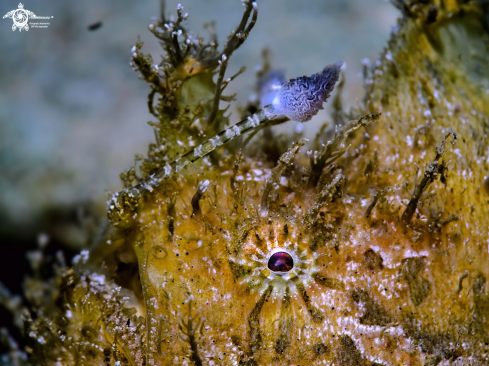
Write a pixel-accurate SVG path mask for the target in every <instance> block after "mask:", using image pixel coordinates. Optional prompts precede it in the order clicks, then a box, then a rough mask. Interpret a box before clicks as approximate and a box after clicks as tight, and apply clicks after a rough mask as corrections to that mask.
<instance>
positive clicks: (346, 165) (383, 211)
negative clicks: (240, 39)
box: [26, 0, 489, 366]
mask: <svg viewBox="0 0 489 366" xmlns="http://www.w3.org/2000/svg"><path fill="white" fill-rule="evenodd" d="M393 2H394V3H396V4H397V6H398V7H400V8H401V9H402V11H403V13H404V17H403V18H402V20H400V22H399V24H398V26H397V27H396V28H395V29H394V30H393V35H392V39H391V40H390V42H389V44H388V46H387V48H386V50H385V52H384V53H383V55H382V56H381V59H380V62H379V63H378V64H377V65H376V66H375V67H374V68H372V70H370V72H369V73H367V75H366V80H365V82H366V85H367V92H366V96H365V100H364V105H363V106H362V108H361V114H365V115H367V114H370V113H373V114H376V113H381V116H380V118H377V117H376V116H370V117H368V119H369V121H372V120H375V121H374V122H372V123H370V124H369V125H368V126H366V127H365V128H363V127H362V128H360V129H358V130H356V131H355V132H354V134H351V135H350V136H349V140H348V141H347V142H346V144H351V147H350V148H349V149H348V151H347V152H346V153H345V154H343V155H342V156H341V157H340V158H339V159H338V160H336V161H335V162H334V164H335V165H334V166H332V165H329V166H327V167H326V168H325V169H324V171H323V172H322V173H321V172H315V173H319V175H320V177H319V179H318V184H317V185H316V184H310V182H308V180H309V177H310V176H313V175H314V174H311V169H312V170H313V169H315V168H314V167H315V166H317V164H318V163H317V161H316V160H315V159H317V158H318V155H317V154H316V153H315V152H314V151H316V150H321V148H322V147H321V146H322V144H326V143H327V141H328V140H332V139H333V138H334V136H333V135H332V134H328V133H327V132H324V130H325V129H321V131H322V132H321V133H319V134H318V136H317V138H316V139H315V140H314V142H311V143H309V144H308V145H306V146H303V144H304V143H305V141H301V142H299V143H296V144H292V142H293V141H292V137H290V136H289V137H287V139H288V141H287V142H288V147H289V150H287V152H286V151H285V149H284V148H283V146H282V145H281V141H282V140H279V139H274V138H270V130H265V131H266V132H265V133H264V134H263V135H262V134H257V135H256V136H255V137H254V138H253V139H252V140H251V141H250V142H249V143H248V146H245V147H244V148H243V151H242V155H241V152H239V148H240V147H242V146H243V145H244V144H243V141H245V139H246V136H245V137H244V138H242V139H241V140H237V142H236V140H235V141H234V142H231V143H230V144H227V145H226V144H225V145H223V146H220V147H218V148H217V149H216V150H215V151H214V152H212V153H211V154H210V155H208V156H207V157H205V158H202V159H200V160H198V161H196V162H195V163H193V164H190V165H189V166H187V167H185V168H184V169H183V170H181V171H178V172H176V174H174V175H173V176H171V178H169V179H166V180H163V181H161V182H160V183H159V184H154V185H152V186H149V188H145V189H147V192H148V193H147V194H145V195H144V197H138V195H137V194H136V193H137V192H135V191H126V193H127V192H129V193H128V195H127V196H126V197H125V199H127V202H126V203H127V204H126V205H121V206H120V207H118V208H117V210H115V211H112V216H110V218H111V219H112V220H113V222H114V223H115V224H117V225H118V226H117V227H112V228H107V229H106V230H105V232H104V235H103V239H101V240H100V241H99V242H98V244H97V245H95V246H94V247H93V248H92V249H91V251H90V258H89V260H85V259H83V258H82V257H80V258H78V259H77V261H75V268H74V269H73V270H67V271H66V272H64V273H63V274H62V275H60V276H59V278H57V282H56V283H57V285H56V286H58V287H59V290H57V291H58V292H57V294H58V295H57V296H58V297H55V296H54V297H53V298H56V299H58V300H56V301H57V302H56V305H55V306H54V305H53V304H51V306H50V307H48V306H45V308H46V309H47V310H43V311H44V313H43V314H49V313H51V314H53V315H52V317H51V318H49V316H45V315H43V314H41V315H38V316H37V318H36V319H35V320H32V319H27V321H26V324H28V325H27V326H26V327H27V328H26V329H28V330H29V337H31V342H30V343H29V348H30V350H28V352H30V353H29V354H30V355H31V356H32V358H33V359H34V360H35V361H36V362H38V363H39V364H42V362H44V363H45V364H52V365H55V364H57V363H56V362H58V361H60V362H61V361H63V362H62V364H67V365H68V364H76V365H78V364H80V365H82V364H83V365H84V364H87V365H95V364H107V365H109V364H110V365H112V364H114V363H115V362H119V364H120V365H196V366H199V365H249V366H251V365H347V366H348V365H427V366H429V365H433V366H434V365H474V366H475V365H488V364H489V355H488V352H489V346H488V345H489V292H488V285H487V283H486V282H487V276H489V266H488V259H489V258H488V256H489V235H488V219H487V216H488V207H489V193H488V190H487V177H488V175H489V167H488V160H489V144H488V136H487V133H488V129H489V71H488V67H487V60H488V59H489V49H488V44H489V33H488V30H487V29H488V22H487V9H486V10H484V4H482V2H468V1H455V0H446V1H442V0H439V1H438V0H436V1H428V2H426V1H414V0H413V1H410V2H408V1H401V0H399V1H393ZM246 9H247V10H246V11H247V12H248V16H249V14H250V12H251V5H247V8H246ZM255 15H256V14H255ZM255 20H256V19H255ZM244 24H246V21H245V22H244ZM138 47H140V46H138ZM138 57H140V56H138ZM143 61H144V59H143V58H142V56H141V57H140V62H141V64H143ZM187 61H188V63H190V64H184V65H180V69H179V70H176V71H175V73H174V74H173V76H172V77H176V78H177V79H178V77H181V78H182V79H187V78H188V77H190V69H191V68H192V67H193V66H192V65H193V63H194V60H193V59H187ZM143 66H144V65H143ZM201 71H202V70H198V71H197V70H194V71H193V72H194V73H200V74H199V75H198V76H197V77H195V78H192V77H190V78H189V79H187V81H186V82H185V83H184V84H183V85H184V86H183V87H182V90H179V91H178V93H176V94H175V95H177V96H178V98H177V100H172V102H171V103H173V104H172V106H173V105H174V106H175V108H176V109H175V110H178V111H179V113H189V112H182V111H185V110H195V111H197V112H198V113H200V114H198V113H197V112H195V113H196V114H195V116H197V115H198V116H203V115H204V107H201V106H200V105H198V106H197V107H198V108H197V107H196V105H197V104H198V103H200V101H199V100H200V99H201V98H204V96H205V98H207V96H208V95H209V94H210V93H211V91H212V89H213V87H214V85H215V84H214V82H213V81H212V79H211V77H212V73H210V72H208V71H205V72H204V71H202V72H201ZM148 73H149V74H150V72H149V71H148ZM180 74H181V75H180ZM178 75H180V76H178ZM182 75H183V76H182ZM151 77H152V75H150V76H149V78H151ZM151 80H152V79H151ZM151 80H150V81H151ZM200 84H202V85H200ZM204 84H205V85H204ZM199 85H200V86H199ZM160 93H162V92H161V91H160ZM162 95H163V94H162ZM153 96H154V95H152V96H151V97H153ZM164 103H166V99H164V98H162V104H161V105H166V104H164ZM168 103H169V102H168ZM168 105H170V104H168ZM188 105H189V108H187V107H188ZM194 107H195V109H192V108H194ZM165 108H170V107H168V106H167V107H165ZM165 108H161V109H159V110H158V111H159V112H160V113H162V114H164V113H166V112H165V111H167V110H166V109H165ZM199 108H200V109H202V110H200V109H199ZM206 108H207V109H206V110H205V112H206V113H208V112H209V111H210V106H209V105H207V107H206ZM168 110H170V109H168ZM199 111H200V112H199ZM337 112H338V111H337ZM172 113H173V112H172ZM219 113H220V114H218V115H217V116H218V117H219V118H222V111H220V112H219ZM252 113H253V112H252ZM182 116H183V115H178V116H176V117H171V118H175V119H174V120H172V123H175V124H178V123H180V122H182V121H180V122H179V120H178V118H183V121H184V122H182V123H183V124H182V126H187V127H188V128H187V130H185V133H186V134H188V133H190V132H191V131H192V129H193V128H195V129H197V127H190V126H193V125H192V123H194V122H193V121H192V119H191V118H190V117H189V116H187V117H185V116H184V117H182ZM160 117H161V115H160ZM168 118H170V116H168ZM168 118H167V117H166V116H165V115H163V117H161V118H160V120H161V121H166V119H168ZM199 118H200V117H199ZM219 118H218V119H219ZM223 121H224V120H223V119H220V120H219V123H223ZM201 122H202V123H204V122H205V120H202V121H201ZM358 123H360V122H358ZM165 126H166V125H165ZM215 126H217V125H214V128H215ZM207 127H209V126H207ZM211 127H212V126H211ZM211 127H209V129H208V131H212V128H211ZM350 127H351V126H350ZM162 128H163V127H162ZM166 128H169V127H168V126H166ZM199 128H200V127H199ZM452 130H453V131H454V133H452ZM164 131H165V130H164V129H162V130H159V133H160V135H161V136H159V137H158V138H160V139H161V138H162V137H165V135H164ZM168 131H170V130H168ZM214 132H215V133H217V132H219V131H217V130H216V131H214ZM172 133H173V135H172V137H171V138H168V140H170V141H172V139H177V138H178V136H177V135H175V133H176V132H175V130H172ZM264 136H266V137H264ZM455 136H456V138H455ZM207 137H208V138H209V137H211V135H208V136H207ZM196 140H198V139H197V137H196ZM239 143H241V145H239ZM238 145H239V146H238ZM328 146H329V145H328ZM343 147H344V146H343ZM163 148H165V149H166V147H161V149H163ZM341 148H342V146H339V147H338V146H337V147H335V149H337V150H338V151H339V149H341ZM178 149H180V147H178V146H176V145H175V146H173V150H171V149H169V150H168V151H170V153H172V154H173V153H174V152H175V151H178ZM307 150H312V151H311V152H310V153H309V154H308V153H307ZM164 151H166V150H159V147H158V146H156V145H154V146H153V147H152V149H150V154H149V155H150V156H149V158H148V159H147V160H146V161H145V162H144V164H146V165H144V164H143V165H144V167H145V169H146V170H145V172H146V173H148V176H150V177H151V175H150V174H152V173H154V172H155V171H156V170H157V169H160V168H161V167H162V166H165V164H166V162H167V161H169V160H168V159H166V158H165V159H166V160H158V159H157V158H156V157H158V156H160V155H161V156H165V153H164ZM151 154H152V155H151ZM158 154H159V155H158ZM270 156H281V157H280V159H278V162H277V159H276V158H274V159H270ZM316 169H317V168H316ZM132 175H134V172H128V173H127V175H126V176H125V180H126V181H125V186H126V187H130V186H131V184H132V183H131V182H132V181H133V180H134V179H135V177H133V176H132ZM316 176H318V174H316ZM143 178H146V177H143ZM427 182H428V184H426V183H427ZM484 182H486V183H484ZM151 184H152V183H151ZM133 192H135V193H134V195H133V196H130V194H133ZM421 193H422V194H421ZM128 197H129V198H128ZM115 201H116V200H115ZM409 207H411V208H413V210H412V211H410V209H409ZM109 209H110V207H109ZM121 218H123V220H122V219H121ZM117 219H119V221H117ZM277 251H284V252H286V253H288V255H290V257H291V258H292V259H293V261H294V266H293V269H292V270H290V271H288V272H274V271H272V270H271V269H270V268H269V267H268V260H269V259H270V257H271V256H272V255H273V254H274V253H276V252H277ZM114 268H117V270H115V269H114ZM102 273H103V275H102ZM116 283H119V284H122V285H123V286H124V287H125V288H123V289H119V288H117V286H116V285H115V284H116ZM119 294H125V295H127V299H121V298H120V296H119ZM124 304H125V305H124ZM132 306H135V307H136V309H137V314H135V313H136V310H131V309H130V308H131V307H132ZM56 309H58V310H56ZM52 319H54V320H52ZM67 336H68V337H67ZM42 342H44V343H42ZM46 342H48V344H49V345H51V348H48V347H44V346H43V345H44V344H46ZM53 345H56V346H53ZM49 350H52V351H49ZM50 352H51V353H50ZM47 360H49V361H47ZM57 360H58V361H57Z"/></svg>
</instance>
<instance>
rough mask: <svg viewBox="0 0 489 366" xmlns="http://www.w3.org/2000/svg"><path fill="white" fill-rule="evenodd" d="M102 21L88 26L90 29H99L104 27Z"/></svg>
mask: <svg viewBox="0 0 489 366" xmlns="http://www.w3.org/2000/svg"><path fill="white" fill-rule="evenodd" d="M102 24H103V23H102V22H95V23H92V24H90V25H89V26H88V27H87V28H88V30H89V31H96V30H97V29H99V28H101V27H102Z"/></svg>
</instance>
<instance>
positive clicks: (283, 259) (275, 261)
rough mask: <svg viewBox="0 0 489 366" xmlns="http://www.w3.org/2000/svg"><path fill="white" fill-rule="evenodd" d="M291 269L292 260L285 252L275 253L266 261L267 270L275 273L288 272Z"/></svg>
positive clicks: (292, 265)
mask: <svg viewBox="0 0 489 366" xmlns="http://www.w3.org/2000/svg"><path fill="white" fill-rule="evenodd" d="M292 267H294V260H293V259H292V257H291V256H290V254H288V253H285V252H277V253H275V254H274V255H272V256H271V257H270V259H269V260H268V268H270V269H271V270H272V271H275V272H288V271H290V270H291V269H292Z"/></svg>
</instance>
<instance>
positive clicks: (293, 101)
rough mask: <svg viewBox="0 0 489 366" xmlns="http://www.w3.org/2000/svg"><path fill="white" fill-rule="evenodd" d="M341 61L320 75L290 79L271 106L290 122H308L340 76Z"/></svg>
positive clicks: (325, 69) (326, 68)
mask: <svg viewBox="0 0 489 366" xmlns="http://www.w3.org/2000/svg"><path fill="white" fill-rule="evenodd" d="M342 66H343V62H342V61H338V62H337V63H335V64H334V65H329V66H326V67H325V68H324V70H323V71H322V72H320V73H317V74H314V75H312V76H302V77H298V78H297V79H292V80H290V81H289V82H288V83H285V84H283V85H282V86H281V88H280V89H279V91H278V93H277V96H276V99H275V100H274V101H273V105H274V107H275V108H276V110H277V111H278V112H280V113H282V114H284V115H286V116H287V117H289V118H290V119H291V120H294V121H298V122H306V121H309V120H310V119H311V118H312V117H313V116H315V115H316V114H317V113H318V112H319V110H320V109H322V108H323V103H324V102H325V101H326V99H328V97H329V96H330V94H331V92H332V91H333V87H334V85H335V84H336V82H337V81H338V78H339V76H340V71H341V67H342Z"/></svg>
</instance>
